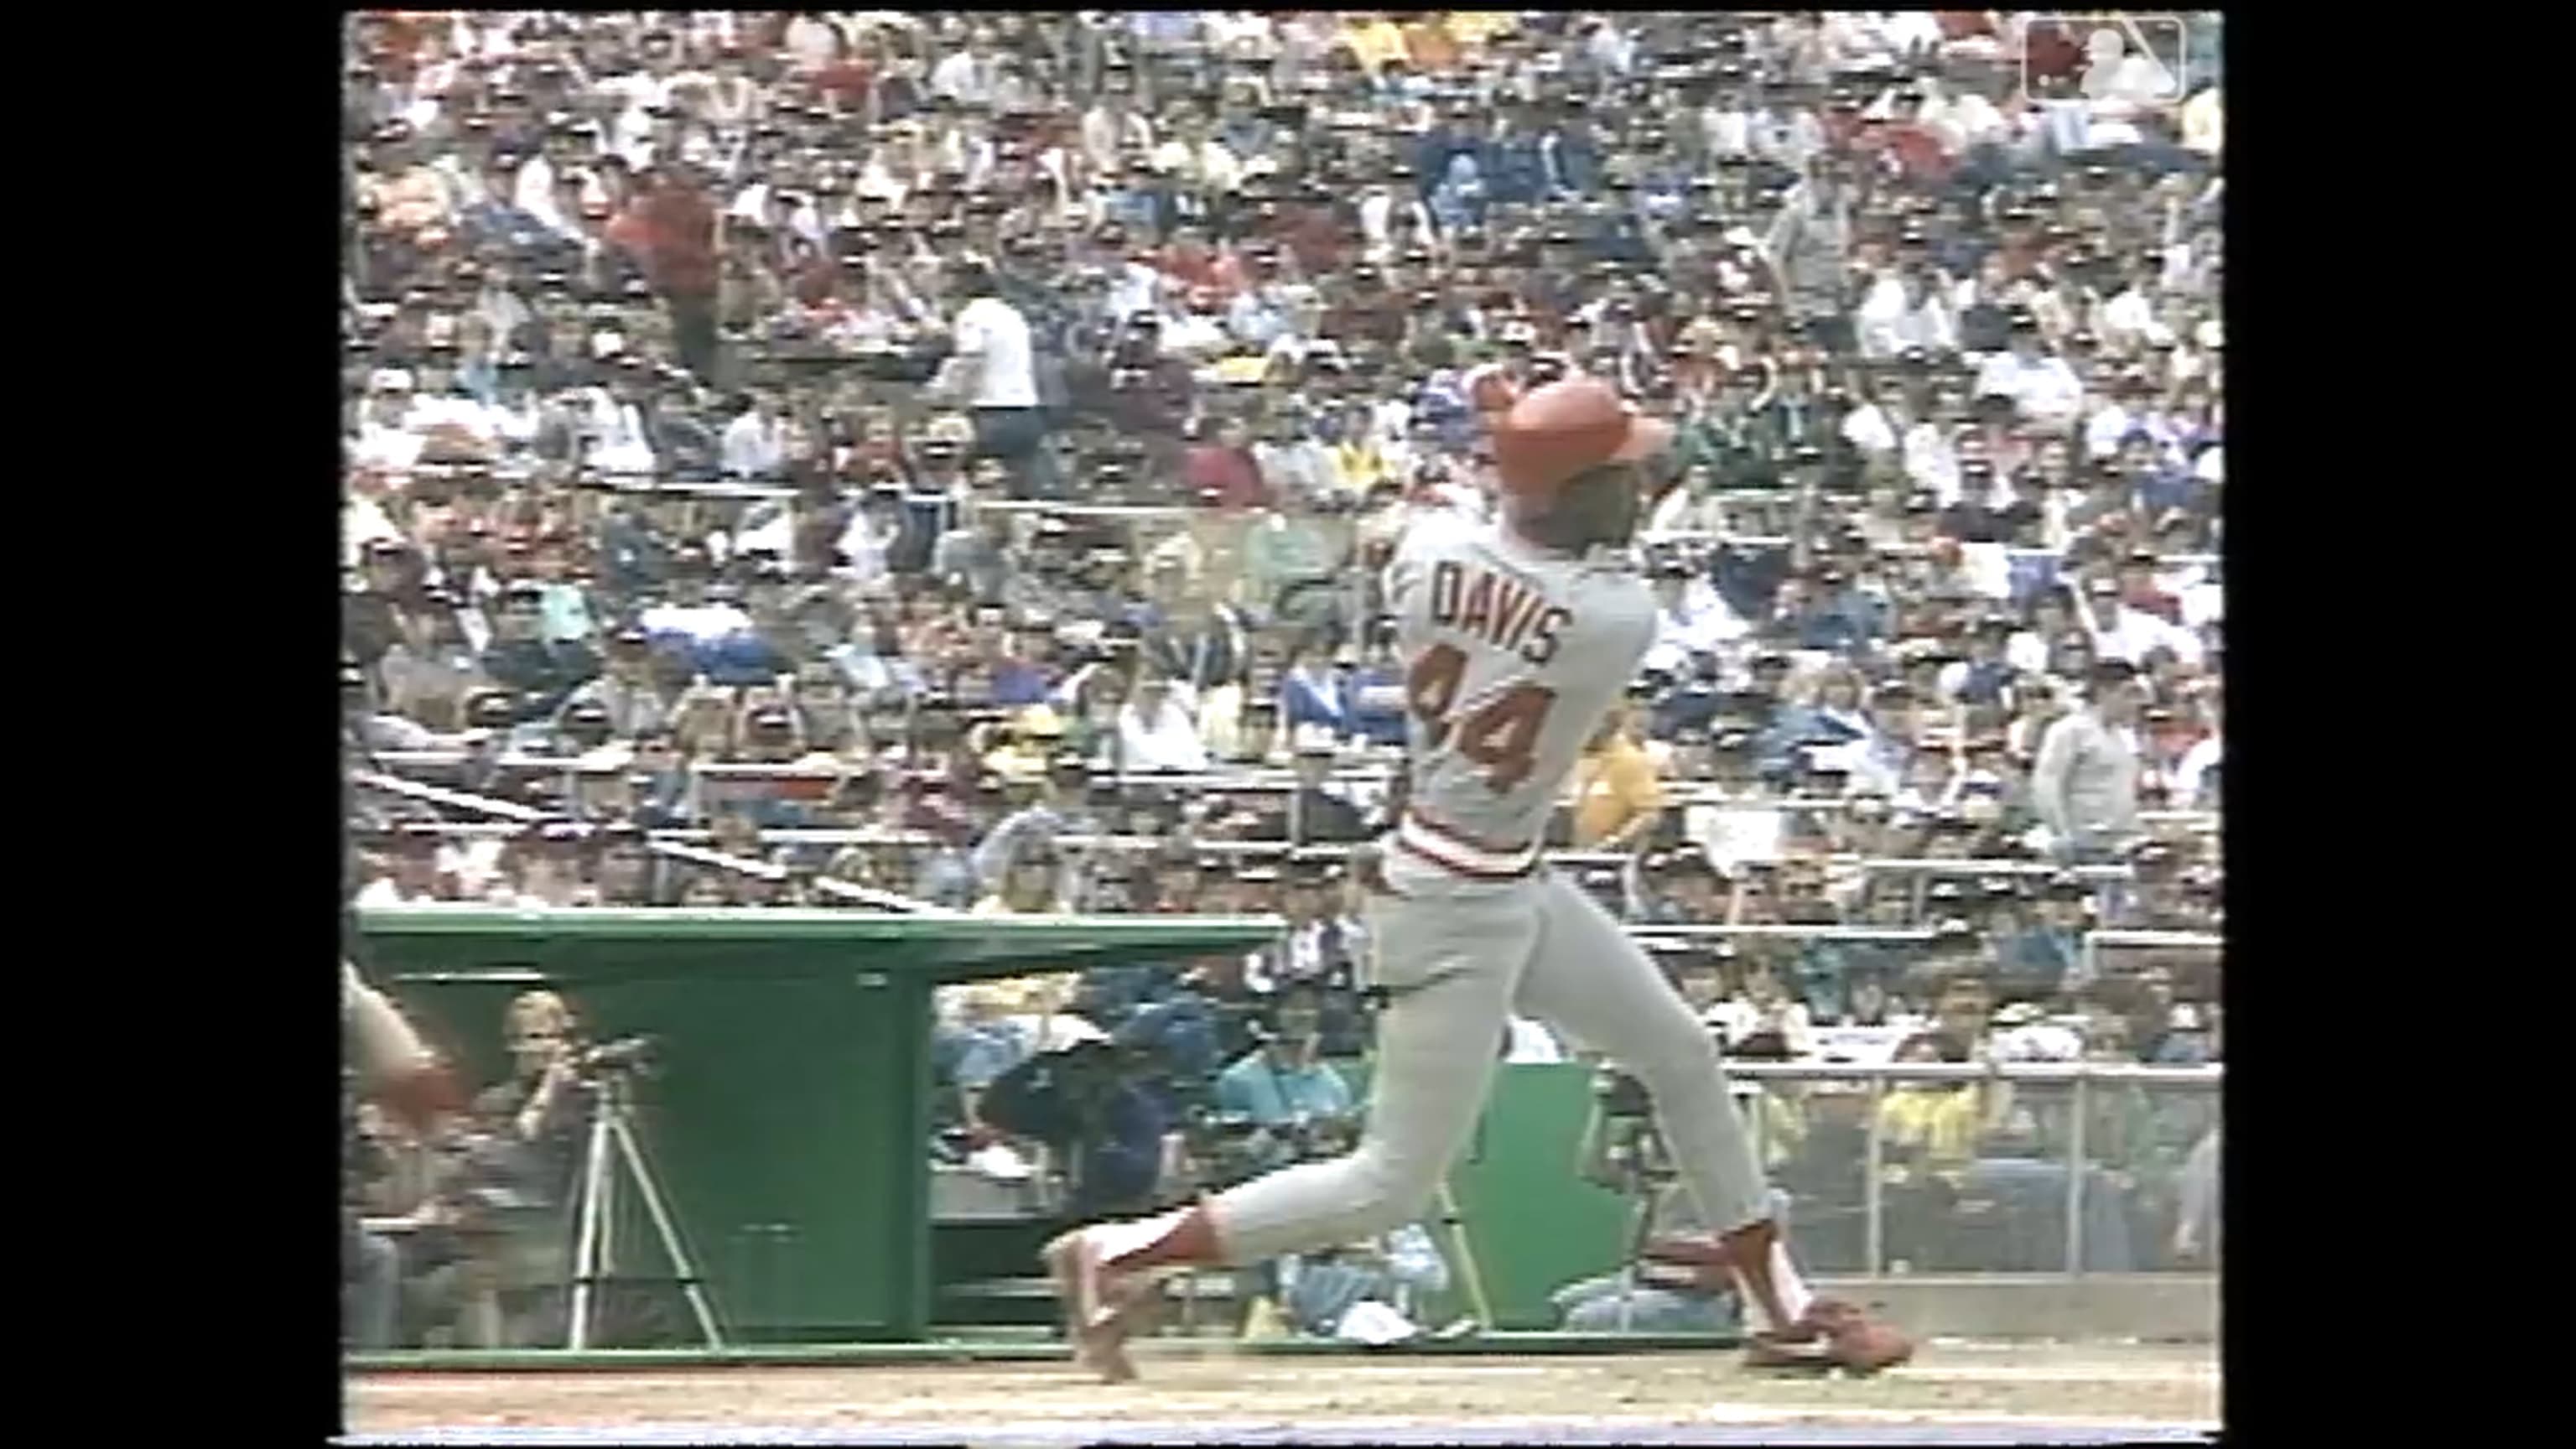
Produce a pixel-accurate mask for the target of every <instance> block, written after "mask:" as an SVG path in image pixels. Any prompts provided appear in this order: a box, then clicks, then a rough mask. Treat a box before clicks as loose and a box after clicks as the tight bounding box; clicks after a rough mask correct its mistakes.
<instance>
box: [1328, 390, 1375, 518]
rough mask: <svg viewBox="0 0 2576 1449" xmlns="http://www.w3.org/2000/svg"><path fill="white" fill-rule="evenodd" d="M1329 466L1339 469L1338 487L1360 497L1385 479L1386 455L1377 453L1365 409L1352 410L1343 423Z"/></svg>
mask: <svg viewBox="0 0 2576 1449" xmlns="http://www.w3.org/2000/svg"><path fill="white" fill-rule="evenodd" d="M1333 465H1334V466H1335V467H1337V468H1339V469H1340V470H1341V474H1342V486H1343V487H1345V488H1347V489H1349V490H1350V491H1351V492H1352V493H1353V494H1355V495H1357V496H1360V497H1366V496H1367V495H1368V491H1369V490H1370V489H1372V488H1374V487H1376V486H1377V485H1378V484H1379V483H1381V482H1384V481H1385V480H1386V476H1387V468H1386V454H1384V453H1382V452H1380V451H1379V450H1378V445H1377V430H1376V428H1374V427H1372V426H1371V425H1370V420H1369V413H1368V409H1367V408H1366V407H1365V406H1362V407H1356V408H1353V409H1352V410H1351V414H1350V416H1349V417H1348V418H1346V419H1345V420H1344V421H1343V423H1342V436H1341V441H1339V442H1337V443H1335V444H1333Z"/></svg>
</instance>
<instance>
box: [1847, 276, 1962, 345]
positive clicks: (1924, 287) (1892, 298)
mask: <svg viewBox="0 0 2576 1449" xmlns="http://www.w3.org/2000/svg"><path fill="white" fill-rule="evenodd" d="M1949 292H1950V284H1949V281H1948V279H1946V278H1944V277H1942V276H1940V275H1939V274H1938V273H1937V272H1934V271H1933V270H1932V269H1931V268H1930V266H1929V265H1927V264H1925V263H1923V262H1921V261H1909V262H1907V263H1904V264H1902V265H1899V266H1894V267H1888V268H1884V269H1882V270H1881V271H1880V272H1879V274H1878V278H1877V280H1876V281H1874V282H1872V283H1871V284H1870V289H1869V293H1868V295H1866V296H1864V297H1863V298H1862V299H1861V304H1860V309H1859V311H1858V312H1857V313H1856V314H1855V316H1854V319H1853V320H1854V322H1855V323H1856V326H1857V332H1858V334H1859V337H1858V340H1859V343H1860V355H1861V356H1863V357H1865V358H1868V359H1869V360H1870V361H1872V362H1884V361H1886V360H1887V359H1889V358H1892V357H1895V356H1897V355H1899V354H1900V353H1903V352H1904V351H1905V350H1906V349H1907V348H1910V347H1911V348H1920V349H1922V350H1923V351H1925V352H1928V353H1931V354H1932V355H1934V356H1936V357H1937V356H1941V355H1944V354H1947V353H1951V352H1956V351H1957V350H1958V349H1959V324H1958V320H1957V319H1956V318H1954V317H1952V316H1951V315H1950V306H1949V303H1948V302H1947V301H1946V300H1944V299H1945V298H1946V297H1947V296H1948V295H1949Z"/></svg>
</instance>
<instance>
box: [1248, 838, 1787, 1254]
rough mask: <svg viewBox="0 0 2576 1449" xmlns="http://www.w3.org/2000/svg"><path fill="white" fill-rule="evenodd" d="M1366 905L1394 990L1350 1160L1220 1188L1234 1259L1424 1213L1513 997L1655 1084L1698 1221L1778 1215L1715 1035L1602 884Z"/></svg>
mask: <svg viewBox="0 0 2576 1449" xmlns="http://www.w3.org/2000/svg"><path fill="white" fill-rule="evenodd" d="M1365 915H1366V920H1367V925H1368V928H1369V935H1370V941H1371V945H1372V948H1373V950H1372V954H1373V957H1374V960H1373V963H1372V964H1373V968H1374V969H1373V973H1372V984H1374V985H1376V986H1378V987H1380V988H1382V989H1383V990H1384V991H1385V992H1386V993H1387V1002H1386V1005H1385V1007H1384V1008H1383V1009H1381V1010H1380V1011H1379V1013H1378V1019H1377V1065H1376V1069H1375V1071H1374V1073H1373V1075H1372V1077H1371V1079H1370V1090H1369V1111H1368V1125H1367V1129H1366V1131H1365V1132H1364V1133H1363V1134H1362V1136H1361V1138H1360V1145H1359V1148H1358V1150H1356V1151H1354V1152H1353V1153H1351V1154H1350V1155H1349V1156H1347V1157H1341V1158H1337V1159H1334V1160H1333V1161H1330V1162H1314V1163H1304V1164H1301V1165H1298V1166H1295V1167H1290V1168H1285V1169H1283V1170H1281V1171H1278V1172H1274V1173H1271V1174H1269V1175H1268V1176H1265V1177H1260V1178H1256V1179H1254V1180H1253V1181H1251V1182H1247V1183H1244V1184H1242V1185H1241V1186H1239V1187H1234V1188H1230V1189H1228V1190H1226V1191H1224V1192H1221V1193H1218V1194H1217V1195H1216V1196H1215V1197H1213V1198H1212V1199H1210V1200H1209V1211H1210V1214H1211V1216H1212V1217H1213V1219H1214V1222H1215V1226H1216V1229H1217V1233H1218V1237H1219V1239H1220V1241H1221V1243H1222V1245H1223V1248H1224V1251H1225V1256H1226V1258H1227V1259H1228V1260H1229V1261H1231V1262H1236V1263H1257V1262H1262V1261H1266V1260H1268V1259H1270V1258H1274V1257H1277V1256H1278V1255H1280V1254H1282V1253H1292V1252H1303V1251H1307V1250H1309V1249H1314V1248H1323V1247H1330V1246H1334V1245H1337V1244H1342V1243H1348V1242H1354V1241H1357V1240H1359V1239H1362V1238H1367V1237H1371V1236H1374V1235H1376V1234H1379V1233H1383V1232H1387V1231H1389V1230H1391V1229H1393V1228H1395V1227H1397V1226H1399V1225H1400V1224H1403V1223H1406V1222H1409V1221H1412V1220H1414V1219H1415V1218H1418V1217H1420V1216H1421V1215H1422V1212H1423V1210H1424V1208H1425V1207H1426V1206H1427V1205H1428V1204H1429V1203H1430V1201H1431V1199H1432V1197H1433V1195H1434V1194H1435V1193H1436V1192H1437V1190H1438V1188H1439V1185H1440V1182H1441V1179H1442V1177H1443V1176H1444V1175H1445V1174H1446V1173H1447V1171H1448V1169H1449V1163H1450V1161H1451V1159H1453V1158H1454V1157H1456V1156H1457V1154H1458V1149H1459V1148H1460V1147H1462V1146H1464V1145H1465V1143H1466V1141H1467V1136H1468V1134H1469V1133H1470V1132H1471V1131H1473V1130H1474V1128H1475V1123H1476V1118H1477V1115H1478V1114H1479V1113H1481V1112H1482V1111H1483V1110H1484V1105H1485V1095H1486V1093H1487V1091H1488V1090H1489V1089H1490V1088H1491V1086H1492V1083H1493V1076H1494V1068H1495V1066H1496V1065H1497V1063H1498V1056H1499V1053H1498V1050H1497V1048H1498V1047H1499V1045H1500V1043H1501V1041H1502V1037H1503V1030H1504V1024H1505V1019H1506V1017H1507V1016H1508V1015H1509V1014H1511V1013H1512V1012H1513V1011H1514V1010H1515V1009H1517V1010H1518V1011H1519V1013H1520V1014H1522V1015H1525V1016H1531V1017H1536V1018H1538V1019H1539V1020H1541V1021H1544V1022H1547V1023H1549V1024H1550V1025H1552V1026H1555V1027H1557V1028H1559V1029H1560V1030H1562V1031H1564V1032H1566V1033H1567V1034H1569V1035H1571V1036H1573V1037H1575V1038H1576V1039H1578V1040H1579V1041H1581V1042H1582V1043H1583V1044H1584V1045H1586V1046H1588V1047H1591V1048H1593V1049H1595V1050H1598V1051H1601V1052H1604V1053H1607V1054H1608V1055H1609V1057H1610V1058H1611V1059H1612V1060H1613V1061H1614V1062H1616V1063H1617V1064H1618V1065H1619V1067H1620V1068H1621V1069H1623V1070H1625V1071H1628V1072H1630V1073H1633V1074H1634V1075H1635V1076H1636V1077H1637V1078H1638V1080H1639V1081H1641V1082H1643V1083H1644V1084H1645V1087H1646V1090H1647V1092H1648V1093H1649V1094H1650V1095H1651V1096H1652V1098H1653V1100H1654V1105H1655V1123H1656V1126H1657V1127H1658V1128H1660V1129H1661V1131H1662V1133H1663V1137H1664V1142H1665V1145H1666V1147H1667V1148H1668V1149H1669V1150H1670V1151H1671V1153H1672V1155H1673V1159H1674V1161H1675V1163H1676V1165H1677V1166H1678V1167H1679V1168H1680V1170H1681V1174H1682V1178H1683V1181H1684V1182H1685V1184H1686V1185H1687V1186H1688V1187H1689V1189H1690V1193H1691V1196H1692V1198H1693V1199H1694V1200H1695V1201H1696V1202H1697V1204H1698V1207H1699V1210H1700V1220H1701V1221H1702V1222H1703V1223H1706V1224H1707V1225H1709V1226H1710V1227H1711V1228H1712V1229H1715V1230H1717V1231H1720V1232H1724V1231H1728V1230H1732V1229H1734V1228H1738V1227H1742V1226H1743V1225H1745V1224H1747V1223H1751V1222H1756V1221H1759V1220H1761V1219H1763V1218H1767V1217H1769V1216H1770V1215H1771V1200H1770V1195H1769V1189H1768V1187H1767V1186H1766V1185H1765V1183H1764V1182H1763V1179H1762V1172H1761V1168H1760V1166H1759V1165H1758V1163H1757V1162H1756V1159H1755V1158H1754V1155H1753V1147H1752V1143H1751V1141H1750V1140H1749V1138H1748V1137H1747V1135H1746V1132H1745V1127H1744V1122H1743V1119H1742V1118H1741V1117H1739V1116H1738V1115H1737V1113H1736V1109H1735V1106H1734V1104H1733V1103H1732V1102H1731V1101H1730V1100H1729V1098H1728V1095H1727V1084H1726V1074H1725V1071H1724V1069H1723V1068H1722V1067H1721V1066H1720V1065H1719V1063H1718V1056H1717V1045H1716V1042H1715V1040H1714V1039H1713V1037H1712V1036H1711V1034H1710V1032H1709V1030H1708V1028H1707V1027H1706V1026H1704V1025H1703V1024H1701V1022H1700V1021H1699V1019H1698V1018H1697V1017H1695V1016H1693V1015H1692V1014H1691V1010H1690V1008H1689V1007H1688V1006H1687V1005H1685V1004H1684V1003H1683V1001H1682V999H1681V996H1680V994H1679V993H1677V992H1676V991H1674V990H1673V988H1672V985H1671V983H1669V982H1667V981H1666V980H1665V979H1664V975H1663V972H1661V971H1660V970H1658V969H1656V967H1655V964H1654V963H1653V962H1652V961H1650V960H1648V959H1647V958H1646V953H1645V952H1644V951H1643V950H1642V949H1640V948H1639V947H1638V945H1637V943H1636V942H1635V941H1634V940H1632V939H1630V938H1629V936H1628V933H1627V932H1626V931H1624V930H1622V929H1621V928H1620V926H1619V923H1618V922H1617V921H1614V920H1612V919H1611V918H1610V916H1609V914H1608V913H1607V912H1605V911H1604V910H1602V909H1601V907H1600V905H1599V904H1598V903H1596V902H1595V901H1594V900H1593V899H1592V898H1591V897H1590V896H1587V895H1585V894H1584V893H1583V892H1582V891H1581V890H1579V889H1577V888H1576V887H1575V886H1573V885H1572V884H1570V883H1568V882H1567V881H1566V880H1564V879H1563V878H1562V877H1560V876H1558V875H1557V874H1556V873H1555V872H1554V871H1553V870H1549V869H1546V868H1544V867H1542V868H1541V870H1540V873H1539V874H1537V875H1535V876H1533V877H1531V878H1529V879H1527V880H1523V881H1517V882H1512V883H1510V884H1507V885H1503V886H1501V887H1499V888H1497V887H1492V886H1462V887H1461V888H1459V889H1457V890H1455V891H1454V892H1453V891H1446V890H1443V891H1440V892H1439V893H1438V894H1432V893H1428V892H1420V891H1416V892H1414V893H1411V894H1407V895H1402V896H1398V895H1394V894H1391V893H1388V892H1385V891H1372V892H1371V893H1370V896H1369V902H1368V906H1367V909H1366V912H1365Z"/></svg>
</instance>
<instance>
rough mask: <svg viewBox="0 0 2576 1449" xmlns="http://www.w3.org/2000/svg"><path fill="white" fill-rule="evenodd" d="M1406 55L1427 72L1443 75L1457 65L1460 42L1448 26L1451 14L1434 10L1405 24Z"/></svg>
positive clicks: (1414, 65) (1414, 64)
mask: <svg viewBox="0 0 2576 1449" xmlns="http://www.w3.org/2000/svg"><path fill="white" fill-rule="evenodd" d="M1404 50H1405V59H1406V60H1407V61H1408V62H1410V63H1411V64H1412V66H1413V68H1414V69H1415V70H1417V71H1420V72H1422V73H1424V74H1425V75H1440V74H1443V73H1445V72H1447V71H1451V70H1454V69H1456V68H1457V65H1458V60H1459V45H1458V40H1457V37H1456V35H1455V33H1454V32H1453V31H1452V30H1451V29H1450V26H1449V15H1448V12H1447V11H1444V10H1434V11H1432V12H1430V13H1429V14H1426V15H1422V16H1419V17H1417V18H1416V19H1415V20H1414V22H1413V23H1412V24H1410V25H1407V26H1405V27H1404Z"/></svg>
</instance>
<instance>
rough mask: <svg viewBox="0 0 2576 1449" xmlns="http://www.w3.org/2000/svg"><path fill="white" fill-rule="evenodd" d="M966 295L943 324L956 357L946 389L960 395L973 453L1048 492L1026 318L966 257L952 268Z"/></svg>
mask: <svg viewBox="0 0 2576 1449" xmlns="http://www.w3.org/2000/svg"><path fill="white" fill-rule="evenodd" d="M950 275H951V279H952V281H953V282H954V284H955V290H956V292H957V294H958V295H960V296H962V297H965V298H967V299H968V300H967V302H966V305H965V306H963V307H961V308H959V309H958V312H957V320H956V321H954V322H952V323H950V324H949V335H950V337H951V339H952V340H953V341H954V343H955V345H956V349H957V350H956V353H955V355H954V356H953V357H951V358H950V359H949V364H948V365H949V368H950V369H951V372H950V375H949V378H948V379H947V384H948V386H950V387H951V388H953V389H955V390H956V391H958V392H961V393H963V395H964V399H963V400H964V401H965V403H966V406H967V410H968V415H969V416H971V417H972V418H973V419H974V422H975V449H976V455H977V456H978V457H983V458H994V459H998V460H1000V462H1001V464H1002V466H1003V467H1004V468H1006V469H1008V470H1010V473H1011V475H1012V478H1013V480H1014V482H1015V483H1016V484H1017V485H1019V488H1020V489H1021V490H1022V493H1021V496H1024V497H1025V496H1028V493H1029V491H1032V490H1033V491H1035V492H1037V493H1039V494H1042V495H1045V494H1052V493H1053V492H1054V487H1053V478H1052V469H1051V467H1050V463H1051V460H1050V458H1049V455H1048V453H1047V451H1046V434H1047V429H1046V419H1045V416H1044V414H1042V413H1041V412H1040V411H1039V410H1038V374H1037V347H1036V343H1035V342H1034V340H1033V339H1032V338H1031V337H1030V335H1029V322H1028V319H1027V318H1026V317H1024V316H1022V315H1021V314H1020V309H1019V308H1017V307H1014V306H1012V305H1011V304H1010V303H1009V302H1007V301H1004V300H1003V299H1002V296H1001V293H1000V290H999V288H998V287H997V286H996V285H995V283H994V280H993V273H992V268H991V267H990V266H989V265H988V264H986V263H985V262H984V261H982V260H981V259H980V258H968V259H967V260H966V261H965V262H963V263H961V264H959V265H958V266H956V267H955V268H953V269H952V270H951V274H950Z"/></svg>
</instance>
